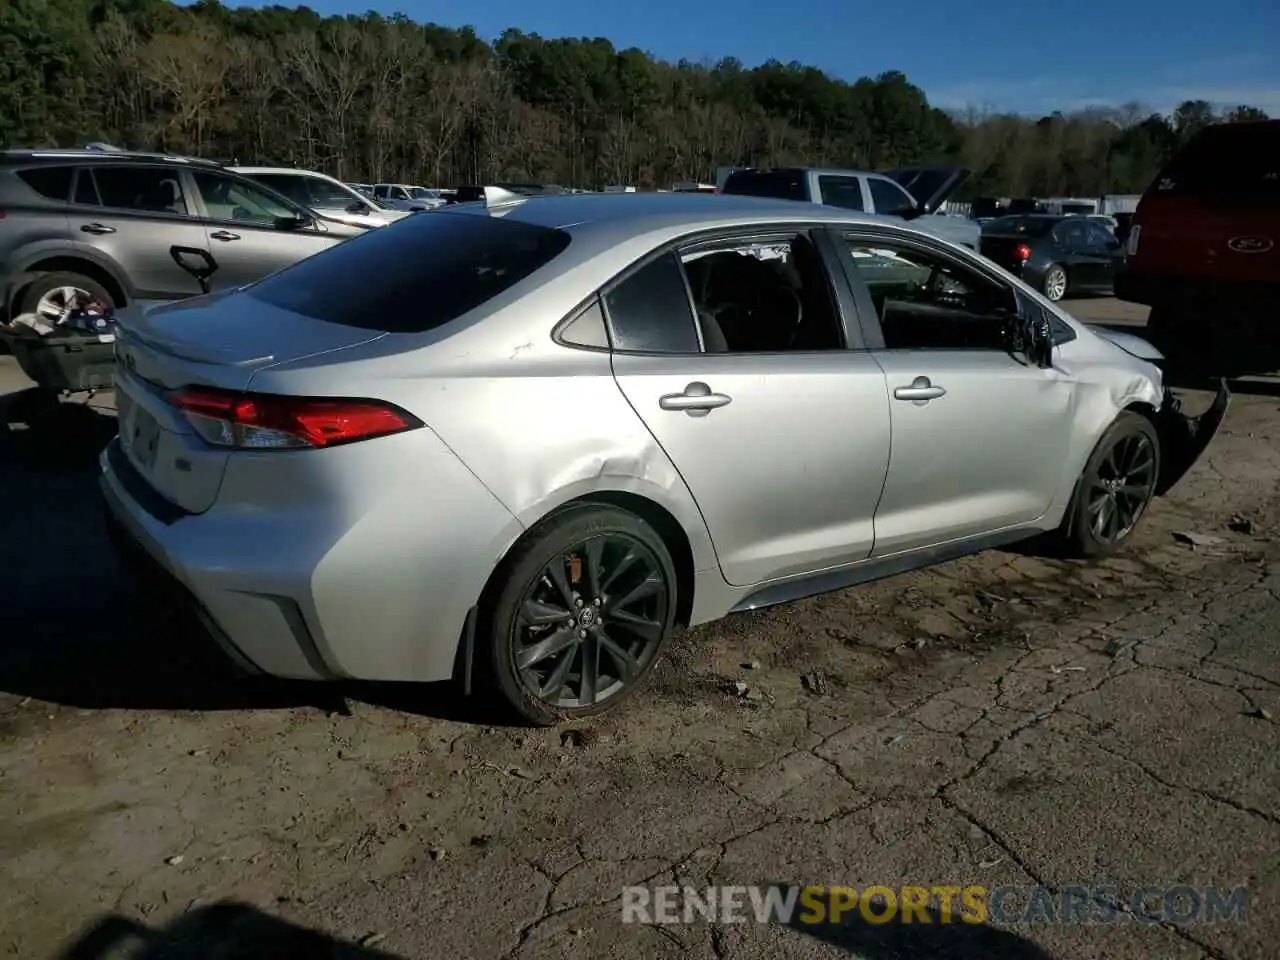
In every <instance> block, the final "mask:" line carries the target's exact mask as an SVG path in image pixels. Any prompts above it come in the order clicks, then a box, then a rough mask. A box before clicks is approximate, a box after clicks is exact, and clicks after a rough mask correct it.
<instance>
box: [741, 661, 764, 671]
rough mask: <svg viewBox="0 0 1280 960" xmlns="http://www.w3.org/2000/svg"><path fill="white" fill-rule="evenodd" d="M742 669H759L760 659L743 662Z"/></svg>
mask: <svg viewBox="0 0 1280 960" xmlns="http://www.w3.org/2000/svg"><path fill="white" fill-rule="evenodd" d="M742 669H743V670H759V669H760V661H759V660H751V661H749V662H748V663H744V664H743V665H742Z"/></svg>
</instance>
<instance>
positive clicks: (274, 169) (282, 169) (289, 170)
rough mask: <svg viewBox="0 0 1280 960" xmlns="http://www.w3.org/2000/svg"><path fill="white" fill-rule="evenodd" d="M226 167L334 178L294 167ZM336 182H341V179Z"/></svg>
mask: <svg viewBox="0 0 1280 960" xmlns="http://www.w3.org/2000/svg"><path fill="white" fill-rule="evenodd" d="M227 169H228V170H234V171H236V173H276V174H286V175H293V176H296V177H319V178H320V179H322V180H333V179H334V178H333V177H331V176H329V175H328V174H327V173H320V172H319V171H318V170H299V169H297V168H296V167H228V168H227ZM337 182H338V183H341V182H342V181H337Z"/></svg>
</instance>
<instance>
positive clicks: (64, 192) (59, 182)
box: [18, 167, 75, 203]
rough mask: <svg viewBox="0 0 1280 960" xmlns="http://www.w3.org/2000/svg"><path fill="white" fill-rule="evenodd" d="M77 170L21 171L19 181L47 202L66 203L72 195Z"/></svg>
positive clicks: (61, 168)
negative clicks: (72, 183) (74, 175)
mask: <svg viewBox="0 0 1280 960" xmlns="http://www.w3.org/2000/svg"><path fill="white" fill-rule="evenodd" d="M74 173H75V170H74V169H73V168H71V167H32V168H31V169H30V170H19V171H18V179H20V180H21V181H22V182H23V183H25V184H26V185H27V186H28V187H30V188H31V189H32V190H34V191H35V192H36V193H38V194H40V196H42V197H44V198H45V199H46V200H61V201H62V202H63V203H65V202H66V200H67V197H69V196H70V195H71V178H72V175H73V174H74Z"/></svg>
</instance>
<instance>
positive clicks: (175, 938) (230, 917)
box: [57, 902, 399, 960]
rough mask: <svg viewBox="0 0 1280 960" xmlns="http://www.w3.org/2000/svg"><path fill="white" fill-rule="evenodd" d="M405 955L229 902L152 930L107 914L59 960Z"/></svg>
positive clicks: (372, 959)
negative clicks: (365, 944)
mask: <svg viewBox="0 0 1280 960" xmlns="http://www.w3.org/2000/svg"><path fill="white" fill-rule="evenodd" d="M126 956H127V957H129V958H131V960H221V958H224V957H245V958H250V957H255V958H256V957H262V958H268V957H269V958H271V960H399V957H398V955H397V954H393V953H386V952H384V951H382V950H377V949H374V948H373V946H372V945H368V946H362V945H359V944H354V943H350V942H347V941H343V940H338V939H336V938H334V937H331V936H329V935H328V934H324V933H321V932H319V931H317V930H311V929H308V928H306V927H301V926H298V925H296V924H293V923H289V922H288V921H286V920H281V919H279V918H278V917H273V916H271V915H269V914H266V913H263V912H262V911H261V910H258V909H257V908H255V907H251V906H248V905H247V904H242V903H234V902H223V903H216V904H212V905H210V906H206V907H200V908H197V909H195V910H192V911H190V912H189V913H185V914H183V915H182V916H181V917H179V918H178V919H177V920H174V921H173V922H172V923H170V924H168V925H167V926H165V927H163V928H160V929H152V928H150V927H147V926H144V925H143V924H141V923H137V922H135V921H133V920H129V919H127V918H125V917H122V916H119V915H117V914H111V915H108V916H105V917H103V918H102V919H101V920H99V921H98V922H97V923H95V924H94V925H93V926H92V927H90V928H89V929H88V930H86V931H85V932H84V933H83V934H82V935H81V936H79V937H78V938H77V939H76V940H75V941H74V942H73V943H72V944H70V945H69V946H68V947H66V948H65V949H64V950H62V951H61V952H60V953H58V954H57V960H115V958H118V957H126Z"/></svg>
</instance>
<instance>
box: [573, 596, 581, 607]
mask: <svg viewBox="0 0 1280 960" xmlns="http://www.w3.org/2000/svg"><path fill="white" fill-rule="evenodd" d="M573 605H574V606H575V607H580V606H582V598H581V597H578V599H577V600H574V601H573Z"/></svg>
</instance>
